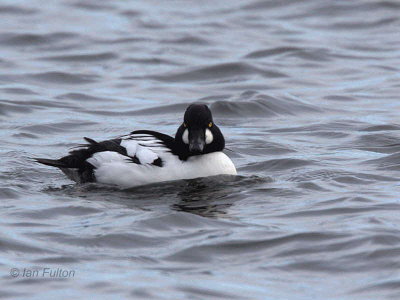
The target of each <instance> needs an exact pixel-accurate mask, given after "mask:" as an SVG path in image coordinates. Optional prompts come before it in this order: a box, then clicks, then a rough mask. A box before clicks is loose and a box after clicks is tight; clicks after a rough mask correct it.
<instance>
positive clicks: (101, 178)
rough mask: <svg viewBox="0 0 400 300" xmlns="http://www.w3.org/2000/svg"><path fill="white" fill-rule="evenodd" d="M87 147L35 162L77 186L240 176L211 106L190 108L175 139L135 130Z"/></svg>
mask: <svg viewBox="0 0 400 300" xmlns="http://www.w3.org/2000/svg"><path fill="white" fill-rule="evenodd" d="M84 139H85V140H86V141H87V142H88V144H85V145H82V146H80V148H78V149H76V150H72V151H70V152H69V155H67V156H64V157H62V158H60V159H57V160H53V159H46V158H36V161H37V162H39V163H42V164H45V165H48V166H52V167H57V168H60V169H61V171H63V172H64V174H66V175H67V176H68V178H70V179H71V180H74V181H76V182H78V183H84V182H100V183H104V184H113V185H118V186H121V187H123V188H129V187H134V186H139V185H144V184H149V183H156V182H162V181H170V180H179V179H191V178H197V177H207V176H213V175H220V174H227V175H236V174H237V173H236V168H235V166H234V164H233V162H232V161H231V159H230V158H229V157H228V156H227V155H226V154H224V153H223V152H222V150H223V149H224V147H225V139H224V136H223V135H222V133H221V130H220V129H219V128H218V126H217V125H215V124H214V121H213V118H212V114H211V111H210V109H209V108H208V107H207V105H204V104H191V105H190V106H189V107H188V108H187V109H186V112H185V115H184V121H183V123H182V124H181V125H180V126H179V128H178V130H177V132H176V135H175V138H173V137H171V136H169V135H166V134H163V133H160V132H156V131H151V130H137V131H133V132H131V133H130V134H128V135H125V136H121V137H120V138H116V139H112V140H106V141H102V142H96V141H94V140H92V139H90V138H86V137H85V138H84Z"/></svg>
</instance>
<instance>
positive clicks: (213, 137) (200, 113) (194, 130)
mask: <svg viewBox="0 0 400 300" xmlns="http://www.w3.org/2000/svg"><path fill="white" fill-rule="evenodd" d="M175 140H176V142H177V143H178V144H179V145H180V147H183V148H184V150H185V152H187V153H188V154H189V156H190V155H199V154H206V153H211V152H216V151H222V150H223V149H224V147H225V139H224V136H223V135H222V133H221V131H220V130H219V128H218V126H217V125H215V124H214V121H213V118H212V114H211V111H210V109H209V108H208V106H207V105H205V104H191V105H189V107H188V108H187V109H186V112H185V116H184V119H183V123H182V125H181V126H180V127H179V128H178V131H177V132H176V135H175Z"/></svg>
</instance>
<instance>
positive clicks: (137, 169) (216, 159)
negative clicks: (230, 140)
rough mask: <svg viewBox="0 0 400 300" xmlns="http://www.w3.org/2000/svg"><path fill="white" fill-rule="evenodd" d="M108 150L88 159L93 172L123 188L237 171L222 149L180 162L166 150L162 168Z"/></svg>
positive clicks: (102, 179)
mask: <svg viewBox="0 0 400 300" xmlns="http://www.w3.org/2000/svg"><path fill="white" fill-rule="evenodd" d="M106 153H107V154H106ZM108 153H109V152H99V153H96V154H94V155H93V157H92V158H90V159H88V162H90V163H91V164H93V165H94V166H95V167H96V169H95V170H94V172H95V176H96V179H97V181H98V182H101V183H106V184H114V185H118V186H121V187H124V188H129V187H134V186H138V185H144V184H149V183H155V182H162V181H170V180H179V179H191V178H198V177H207V176H214V175H220V174H228V175H236V174H237V173H236V168H235V166H234V165H233V163H232V161H231V160H230V158H229V157H228V156H226V155H225V154H224V153H223V152H214V153H210V154H204V155H198V156H193V157H190V158H189V159H188V160H187V161H181V160H180V159H179V158H178V157H176V156H175V155H172V154H169V153H165V152H164V153H159V157H160V158H161V159H162V160H163V163H164V165H163V166H162V167H158V166H154V165H151V164H146V165H139V164H135V163H133V162H128V160H126V159H123V155H120V154H118V153H115V152H111V153H113V155H112V156H113V157H111V155H110V156H109V155H108Z"/></svg>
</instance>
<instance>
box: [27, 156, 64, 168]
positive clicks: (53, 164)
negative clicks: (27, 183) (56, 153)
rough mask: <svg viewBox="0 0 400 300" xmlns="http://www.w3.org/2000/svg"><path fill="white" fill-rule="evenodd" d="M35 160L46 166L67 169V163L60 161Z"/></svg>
mask: <svg viewBox="0 0 400 300" xmlns="http://www.w3.org/2000/svg"><path fill="white" fill-rule="evenodd" d="M33 160H35V161H36V162H38V163H41V164H44V165H46V166H51V167H57V168H67V166H66V165H65V163H63V162H61V161H60V160H59V159H47V158H33Z"/></svg>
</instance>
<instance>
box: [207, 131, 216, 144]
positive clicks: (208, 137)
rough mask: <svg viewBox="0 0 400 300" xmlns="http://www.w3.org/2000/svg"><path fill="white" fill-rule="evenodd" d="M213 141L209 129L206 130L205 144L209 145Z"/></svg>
mask: <svg viewBox="0 0 400 300" xmlns="http://www.w3.org/2000/svg"><path fill="white" fill-rule="evenodd" d="M213 140H214V136H213V134H212V132H211V130H210V129H208V128H207V129H206V144H211V143H212V141H213Z"/></svg>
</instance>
